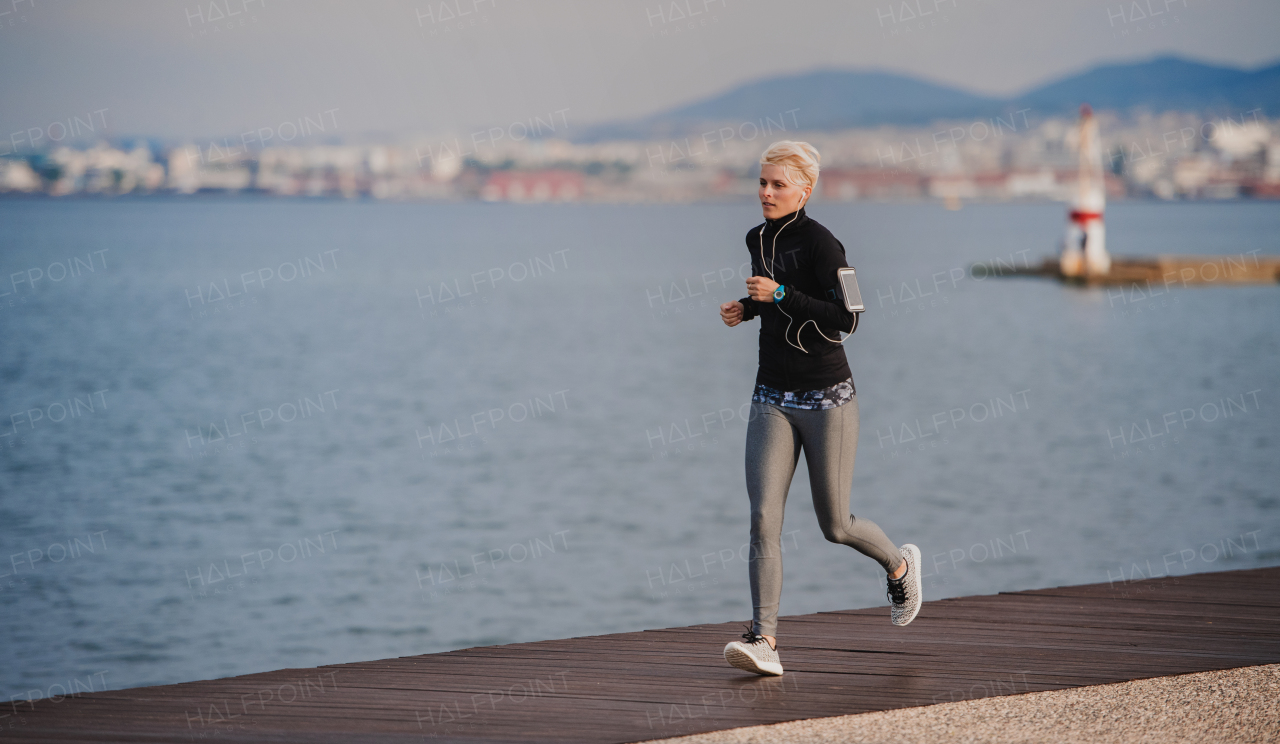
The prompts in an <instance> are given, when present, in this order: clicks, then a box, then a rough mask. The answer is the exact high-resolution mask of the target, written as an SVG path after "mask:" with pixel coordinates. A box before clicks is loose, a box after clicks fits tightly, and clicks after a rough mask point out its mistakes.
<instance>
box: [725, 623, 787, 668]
mask: <svg viewBox="0 0 1280 744" xmlns="http://www.w3.org/2000/svg"><path fill="white" fill-rule="evenodd" d="M742 637H743V638H745V639H746V641H747V642H746V643H743V642H742V641H732V642H730V643H729V644H728V645H727V646H725V647H724V660H725V661H727V662H729V663H730V664H732V665H733V666H735V667H737V668H739V669H742V670H743V671H747V672H755V673H756V674H765V675H773V676H778V675H781V674H782V662H781V661H779V660H778V652H777V650H776V649H773V648H770V647H769V642H768V641H766V640H765V639H764V636H761V635H756V633H755V629H753V628H751V627H749V626H748V628H747V632H746V633H743V634H742Z"/></svg>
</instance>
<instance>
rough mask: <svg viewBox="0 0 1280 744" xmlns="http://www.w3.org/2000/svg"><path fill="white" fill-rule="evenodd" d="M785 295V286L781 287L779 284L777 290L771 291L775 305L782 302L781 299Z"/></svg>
mask: <svg viewBox="0 0 1280 744" xmlns="http://www.w3.org/2000/svg"><path fill="white" fill-rule="evenodd" d="M786 294H787V288H786V287H785V286H783V285H781V284H779V285H778V288H777V289H775V290H773V301H774V302H775V303H778V302H782V298H783V297H784V296H785V295H786Z"/></svg>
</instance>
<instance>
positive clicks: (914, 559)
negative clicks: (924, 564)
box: [893, 543, 924, 627]
mask: <svg viewBox="0 0 1280 744" xmlns="http://www.w3.org/2000/svg"><path fill="white" fill-rule="evenodd" d="M902 548H903V550H906V551H907V552H908V553H910V554H911V564H910V565H911V568H912V569H914V570H913V571H912V572H911V575H912V576H913V578H912V582H913V583H914V584H915V588H916V600H917V602H916V607H915V609H914V610H912V611H911V614H910V615H908V616H906V618H899V619H897V620H894V621H893V624H894V625H897V626H899V627H903V626H906V625H909V624H910V623H911V621H912V620H915V619H916V615H919V614H920V608H921V607H922V606H923V605H924V587H923V586H921V584H920V548H917V547H916V546H915V545H912V544H911V543H907V544H906V545H903V546H902Z"/></svg>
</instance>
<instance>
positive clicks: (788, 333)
mask: <svg viewBox="0 0 1280 744" xmlns="http://www.w3.org/2000/svg"><path fill="white" fill-rule="evenodd" d="M818 162H819V155H818V151H817V150H815V149H814V148H813V146H812V145H810V144H809V143H807V142H791V141H789V140H784V141H782V142H775V143H774V144H772V145H770V146H769V149H767V150H765V152H764V155H762V156H761V158H760V192H759V195H760V206H761V208H762V210H763V212H764V217H765V222H764V224H763V225H760V226H758V227H754V228H752V229H751V231H750V232H749V233H747V249H748V251H749V252H750V253H751V268H752V274H753V276H752V277H751V278H750V279H748V280H747V296H746V297H743V298H742V299H741V300H738V301H736V302H726V303H724V304H723V305H721V306H720V317H721V318H722V319H723V320H724V323H725V325H727V326H730V327H733V326H736V325H738V324H739V323H741V322H743V321H747V320H751V319H752V318H754V317H756V316H757V315H759V316H760V324H761V325H760V368H759V371H758V372H757V374H756V387H755V394H754V395H753V396H752V398H751V401H752V402H751V416H750V420H749V423H748V424H747V453H746V470H747V493H748V495H749V496H750V499H751V560H750V562H749V563H750V575H751V602H752V605H753V607H754V614H753V620H752V624H751V628H750V629H749V630H748V631H747V632H746V633H744V634H743V635H742V637H743V638H744V639H745V641H746V642H745V643H744V642H742V641H733V642H732V643H730V644H729V645H727V646H725V649H724V656H725V659H726V660H727V661H728V662H729V663H730V664H732V665H733V666H735V667H737V668H739V669H745V670H747V671H749V672H755V673H757V674H769V675H777V674H782V664H781V662H780V661H779V659H778V651H777V640H776V638H775V634H776V632H777V622H778V600H779V598H780V596H781V594H782V557H781V537H782V514H783V508H784V507H785V505H786V500H787V491H788V489H789V488H790V486H791V478H792V476H793V475H794V474H795V469H796V464H797V462H798V461H799V457H800V450H801V448H803V449H804V454H805V462H806V463H807V464H808V466H809V486H810V489H811V490H812V491H813V507H814V509H815V510H816V511H817V514H818V523H819V524H820V525H821V526H822V534H823V535H824V536H825V537H826V538H827V539H828V540H830V541H831V542H836V543H841V544H843V545H848V546H849V547H851V548H853V549H854V550H857V551H858V552H860V553H862V554H863V555H866V556H869V557H871V558H873V559H874V560H875V561H876V562H877V563H879V564H880V565H881V566H882V567H883V568H884V570H885V572H886V575H887V581H888V597H889V601H890V606H891V612H890V615H891V617H892V620H893V624H894V625H906V624H907V623H910V622H911V621H912V620H913V619H914V618H915V616H916V613H917V612H919V611H920V602H921V592H920V570H919V566H920V550H919V549H918V548H917V547H916V546H915V545H911V544H907V545H903V546H902V547H901V548H898V547H895V546H894V544H893V543H892V542H890V541H889V538H888V537H886V536H885V534H884V531H883V530H881V529H880V528H879V527H878V526H876V524H875V523H874V522H872V521H870V520H868V519H861V518H857V517H854V516H853V515H852V514H850V513H849V491H850V489H851V488H852V485H853V460H854V455H855V454H856V453H857V450H858V398H857V394H856V391H855V390H854V387H853V375H852V373H851V372H850V371H849V362H848V360H847V359H846V358H845V354H844V346H842V342H841V341H840V332H841V331H844V332H846V333H852V332H853V331H854V330H855V329H856V327H857V325H856V320H855V318H854V314H853V313H850V312H849V311H848V310H846V309H845V307H844V302H843V299H842V294H841V291H840V289H839V279H838V278H837V275H836V270H837V269H839V268H842V267H845V266H848V264H847V263H846V261H845V255H844V246H843V245H841V244H840V241H838V240H836V239H835V236H833V235H832V234H831V232H830V231H828V230H827V229H826V228H825V227H823V226H822V225H819V224H818V223H817V222H815V221H814V220H812V219H810V218H809V217H808V215H806V214H805V212H804V203H805V201H807V200H808V198H809V195H810V194H811V193H813V187H814V185H815V184H816V183H817V180H818Z"/></svg>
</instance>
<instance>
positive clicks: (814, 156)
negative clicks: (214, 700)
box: [760, 140, 822, 188]
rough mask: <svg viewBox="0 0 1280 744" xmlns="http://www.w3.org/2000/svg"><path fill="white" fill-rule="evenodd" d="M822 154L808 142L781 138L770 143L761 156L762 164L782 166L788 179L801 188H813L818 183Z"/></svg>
mask: <svg viewBox="0 0 1280 744" xmlns="http://www.w3.org/2000/svg"><path fill="white" fill-rule="evenodd" d="M821 161H822V156H821V155H819V154H818V150H817V148H815V147H814V146H813V145H811V144H809V143H808V142H794V141H792V140H779V141H778V142H774V143H773V144H772V145H769V149H767V150H765V151H764V154H763V155H761V156H760V165H778V166H782V172H783V173H785V174H786V176H787V180H788V181H790V182H791V183H794V184H795V185H797V186H800V187H801V188H803V187H805V186H808V187H809V188H813V187H814V186H815V185H817V183H818V164H819V163H820V162H821Z"/></svg>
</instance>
